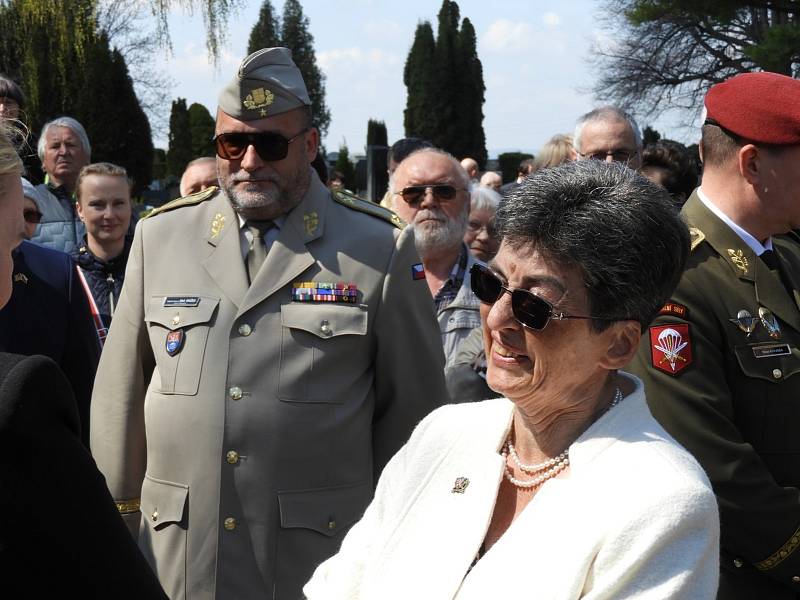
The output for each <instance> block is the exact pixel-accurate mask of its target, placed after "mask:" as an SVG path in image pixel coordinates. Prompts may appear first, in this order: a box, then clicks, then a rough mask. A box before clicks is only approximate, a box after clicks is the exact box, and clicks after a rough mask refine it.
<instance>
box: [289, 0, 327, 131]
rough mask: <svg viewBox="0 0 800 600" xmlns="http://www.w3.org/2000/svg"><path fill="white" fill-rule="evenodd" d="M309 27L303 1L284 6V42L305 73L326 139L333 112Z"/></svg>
mask: <svg viewBox="0 0 800 600" xmlns="http://www.w3.org/2000/svg"><path fill="white" fill-rule="evenodd" d="M308 27H309V23H308V17H306V16H305V15H304V14H303V7H302V6H300V2H299V0H286V2H285V4H284V5H283V19H282V26H281V42H282V43H283V45H284V46H286V47H287V48H289V49H290V50H291V51H292V58H293V59H294V62H295V64H296V65H297V68H298V69H300V72H301V73H302V74H303V80H304V81H305V83H306V89H307V90H308V95H309V96H310V97H311V108H312V110H313V112H314V125H315V127H317V128H318V129H319V131H320V134H321V136H322V137H325V134H327V132H328V126H329V125H330V122H331V113H330V111H329V110H328V106H327V105H326V103H325V75H324V74H323V73H322V71H320V70H319V67H318V66H317V57H316V55H315V53H314V36H312V35H311V32H310V31H309V29H308Z"/></svg>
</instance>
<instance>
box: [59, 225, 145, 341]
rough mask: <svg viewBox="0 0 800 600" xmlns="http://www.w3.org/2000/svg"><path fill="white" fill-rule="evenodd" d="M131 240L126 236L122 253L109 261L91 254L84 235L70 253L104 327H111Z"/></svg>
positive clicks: (123, 278)
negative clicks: (84, 280) (81, 242)
mask: <svg viewBox="0 0 800 600" xmlns="http://www.w3.org/2000/svg"><path fill="white" fill-rule="evenodd" d="M131 241H132V236H128V237H126V238H125V247H124V248H123V250H122V254H120V255H119V256H117V257H115V258H112V259H111V260H109V261H104V260H103V259H101V258H97V257H96V256H95V255H94V254H92V251H91V250H89V244H88V242H87V241H86V236H84V238H83V244H81V246H80V248H78V249H77V250H75V252H73V254H72V258H73V259H74V260H75V262H76V263H78V266H79V267H80V269H81V272H82V273H83V276H84V277H85V278H86V283H87V284H88V285H89V289H90V290H91V292H92V297H93V298H94V301H95V304H96V305H97V310H98V311H99V313H100V318H101V319H102V320H103V325H105V327H106V329H108V328H109V327H111V318H112V317H113V316H114V308H115V307H116V306H117V301H118V300H119V294H120V292H121V291H122V282H123V281H124V280H125V266H126V265H127V264H128V253H129V252H130V250H131Z"/></svg>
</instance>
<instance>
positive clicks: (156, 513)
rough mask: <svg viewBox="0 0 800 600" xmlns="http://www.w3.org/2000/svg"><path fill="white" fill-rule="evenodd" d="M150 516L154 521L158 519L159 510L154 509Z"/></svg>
mask: <svg viewBox="0 0 800 600" xmlns="http://www.w3.org/2000/svg"><path fill="white" fill-rule="evenodd" d="M150 518H151V519H153V521H158V511H157V510H154V511H153V514H152V515H150Z"/></svg>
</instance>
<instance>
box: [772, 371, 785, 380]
mask: <svg viewBox="0 0 800 600" xmlns="http://www.w3.org/2000/svg"><path fill="white" fill-rule="evenodd" d="M772 376H773V377H774V378H775V379H780V378H781V377H783V373H782V372H781V370H780V369H773V370H772Z"/></svg>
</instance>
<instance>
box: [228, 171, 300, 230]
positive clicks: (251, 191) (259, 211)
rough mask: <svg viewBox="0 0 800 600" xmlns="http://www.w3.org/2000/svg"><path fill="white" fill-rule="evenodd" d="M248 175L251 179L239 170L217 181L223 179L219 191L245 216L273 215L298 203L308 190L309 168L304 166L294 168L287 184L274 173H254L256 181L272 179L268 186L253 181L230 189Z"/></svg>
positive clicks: (270, 216)
mask: <svg viewBox="0 0 800 600" xmlns="http://www.w3.org/2000/svg"><path fill="white" fill-rule="evenodd" d="M249 179H254V177H253V176H252V175H251V174H249V173H247V172H244V171H240V172H239V173H236V174H234V175H230V176H228V179H227V181H225V182H221V183H223V187H222V192H223V193H224V194H225V196H226V197H227V198H228V202H230V203H231V206H233V209H234V210H235V211H236V212H237V213H239V214H241V215H242V217H244V218H245V219H259V220H265V219H276V218H278V217H280V216H282V215H285V214H287V213H288V212H289V211H291V210H292V209H293V208H294V207H295V206H297V205H298V204H300V201H301V200H302V199H303V196H304V195H305V193H306V191H308V186H309V183H310V181H311V170H310V168H308V167H306V168H305V169H302V168H301V169H298V171H297V173H295V176H294V178H293V179H292V180H291V181H290V182H288V184H287V183H286V182H284V181H282V180H281V179H280V178H277V177H273V176H264V175H260V176H258V180H259V182H263V181H269V182H272V186H270V187H268V188H266V189H265V188H263V187H260V186H259V185H257V184H253V185H251V186H245V187H244V188H243V187H242V186H239V188H238V189H234V186H235V185H236V184H237V183H241V182H243V181H248V180H249Z"/></svg>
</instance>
